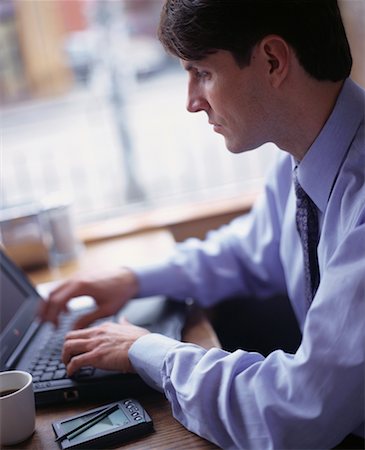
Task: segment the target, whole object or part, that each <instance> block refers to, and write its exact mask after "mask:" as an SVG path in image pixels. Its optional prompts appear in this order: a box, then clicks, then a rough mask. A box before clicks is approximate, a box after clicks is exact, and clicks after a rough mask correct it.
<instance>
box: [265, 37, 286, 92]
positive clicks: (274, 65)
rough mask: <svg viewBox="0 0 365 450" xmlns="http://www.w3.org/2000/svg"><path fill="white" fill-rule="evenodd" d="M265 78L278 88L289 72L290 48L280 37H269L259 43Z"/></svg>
mask: <svg viewBox="0 0 365 450" xmlns="http://www.w3.org/2000/svg"><path fill="white" fill-rule="evenodd" d="M260 51H261V55H262V56H263V60H264V63H265V70H266V74H267V77H268V78H269V80H270V83H271V85H272V86H273V87H279V86H280V85H281V83H282V82H283V81H284V80H285V78H286V76H287V74H288V71H289V62H290V54H291V51H290V48H289V46H288V44H287V43H286V41H285V40H284V39H283V38H281V37H280V36H276V35H269V36H266V37H264V39H263V40H262V41H261V42H260Z"/></svg>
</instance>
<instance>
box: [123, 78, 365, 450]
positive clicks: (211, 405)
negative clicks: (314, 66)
mask: <svg viewBox="0 0 365 450" xmlns="http://www.w3.org/2000/svg"><path fill="white" fill-rule="evenodd" d="M364 108H365V94H364V91H363V90H362V89H361V88H360V87H359V86H357V85H356V84H355V83H354V82H353V81H351V80H349V79H348V80H347V81H346V82H345V84H344V86H343V89H342V91H341V93H340V95H339V97H338V100H337V103H336V105H335V108H334V110H333V112H332V114H331V116H330V117H329V119H328V121H327V123H326V124H325V126H324V128H323V129H322V131H321V133H320V134H319V135H318V137H317V139H316V140H315V142H314V143H313V145H312V146H311V148H310V149H309V151H308V152H307V154H306V156H305V157H304V159H303V160H302V161H301V163H300V165H299V169H298V178H299V182H300V184H301V186H302V187H303V189H304V190H305V191H306V192H307V194H308V195H309V196H310V197H311V199H312V200H313V202H314V203H315V204H316V206H317V208H318V214H319V222H320V229H321V230H320V241H319V246H318V259H319V267H320V276H321V281H320V285H319V288H318V291H317V293H316V295H315V297H314V300H313V302H312V304H311V305H310V306H309V305H308V304H307V302H306V300H305V297H304V293H305V289H304V269H303V257H302V248H301V242H300V238H299V235H298V232H297V229H296V225H295V194H294V189H293V183H292V170H293V167H294V161H293V159H292V157H291V156H290V155H288V154H286V153H284V152H278V153H279V158H278V161H277V162H276V164H275V166H274V168H273V170H272V172H271V174H270V176H269V178H268V180H267V183H266V186H265V190H264V193H263V195H262V196H261V198H260V199H259V201H258V202H257V204H256V205H255V207H254V208H253V209H252V211H251V212H250V213H249V214H247V215H245V216H243V217H240V218H238V219H236V220H234V221H233V222H232V223H231V224H229V225H227V226H225V227H223V228H221V229H220V230H218V231H215V232H211V233H210V234H209V235H208V237H207V239H206V240H205V241H199V240H197V239H190V240H188V241H187V242H185V243H183V244H181V245H179V246H178V247H177V250H176V253H175V254H174V255H173V257H171V258H169V260H168V261H164V262H161V263H159V264H157V265H154V266H150V267H144V268H134V270H135V271H136V274H137V276H138V278H139V282H140V295H141V296H145V295H153V294H166V295H169V296H172V297H175V298H179V299H184V298H186V297H192V298H194V299H195V300H196V301H197V302H199V303H200V304H201V305H203V306H211V305H213V304H214V303H216V302H218V301H220V300H221V299H224V298H225V297H230V296H236V295H241V296H244V295H257V296H259V297H263V296H271V295H273V294H277V293H286V294H287V295H288V296H289V298H290V300H291V303H292V306H293V308H294V311H295V314H296V316H297V318H298V322H299V324H300V327H301V329H302V332H303V339H302V343H301V345H300V347H299V349H298V351H297V352H296V354H294V355H293V354H288V353H284V352H283V351H281V350H277V351H274V352H273V353H271V354H270V355H269V356H268V357H266V358H264V357H263V356H262V355H260V354H258V353H252V352H246V351H244V350H237V351H235V352H233V353H228V352H226V351H223V350H221V349H218V348H214V349H211V350H205V349H203V348H201V347H198V346H196V345H192V344H186V343H180V342H178V341H174V340H172V339H169V338H167V337H164V336H161V335H158V334H151V335H146V336H143V337H142V338H140V339H138V340H137V341H136V342H135V344H134V345H133V346H132V347H131V349H130V352H129V356H130V360H131V362H132V364H133V366H134V367H135V369H136V370H137V372H138V373H139V374H140V375H141V376H142V377H143V378H144V379H145V381H146V382H147V383H149V384H150V385H152V386H154V387H155V388H156V389H159V390H161V391H164V392H165V394H166V396H167V398H168V399H169V401H170V403H171V407H172V411H173V414H174V416H175V417H176V418H177V419H178V420H179V421H180V422H181V423H182V424H183V425H185V426H186V427H187V428H188V429H189V430H191V431H193V432H195V433H197V434H199V435H200V436H202V437H205V438H207V439H209V440H210V441H212V442H214V443H216V444H217V445H219V446H220V447H222V448H224V449H236V448H256V449H260V450H263V449H272V448H280V449H281V448H290V449H299V448H301V449H304V448H305V449H309V448H315V449H318V448H331V447H333V446H335V445H336V444H337V443H338V442H340V441H341V440H342V439H343V438H344V437H345V436H346V435H347V434H349V433H350V432H354V431H355V432H357V433H361V432H363V431H364V423H363V422H364V409H365V398H364V385H365V143H364V139H365V137H364ZM273 320H276V318H275V317H273ZM227 326H229V324H227ZM283 327H285V323H283Z"/></svg>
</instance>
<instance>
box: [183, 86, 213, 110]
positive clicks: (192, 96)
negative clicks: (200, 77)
mask: <svg viewBox="0 0 365 450" xmlns="http://www.w3.org/2000/svg"><path fill="white" fill-rule="evenodd" d="M208 107H209V104H208V102H207V100H206V99H205V98H204V97H203V96H202V95H201V93H200V92H199V91H197V90H195V89H191V88H189V90H188V98H187V102H186V109H187V110H188V111H189V112H191V113H194V112H199V111H207V109H208Z"/></svg>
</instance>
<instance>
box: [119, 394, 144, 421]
mask: <svg viewBox="0 0 365 450" xmlns="http://www.w3.org/2000/svg"><path fill="white" fill-rule="evenodd" d="M123 403H124V405H125V407H126V408H127V410H128V412H129V414H130V416H131V418H132V419H133V420H135V421H136V422H140V421H141V420H143V417H142V416H141V415H140V410H139V408H138V406H137V405H136V404H135V403H134V402H133V400H131V399H127V400H124V401H123Z"/></svg>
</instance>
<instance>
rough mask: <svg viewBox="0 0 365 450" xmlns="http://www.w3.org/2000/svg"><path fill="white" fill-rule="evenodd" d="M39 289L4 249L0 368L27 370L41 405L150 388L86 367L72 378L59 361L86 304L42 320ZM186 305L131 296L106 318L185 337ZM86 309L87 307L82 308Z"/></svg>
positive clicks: (137, 380) (130, 377)
mask: <svg viewBox="0 0 365 450" xmlns="http://www.w3.org/2000/svg"><path fill="white" fill-rule="evenodd" d="M41 301H43V299H42V297H41V296H40V294H39V292H38V291H37V289H36V288H35V286H33V285H32V283H31V282H30V281H29V280H28V278H27V277H26V275H25V274H24V273H23V271H22V270H21V269H20V268H19V267H17V266H16V265H15V264H14V262H13V261H12V260H11V259H10V258H9V257H8V256H7V255H6V254H5V252H3V251H2V250H0V364H1V366H0V370H1V371H6V370H25V371H27V372H30V373H31V374H32V376H33V387H34V393H35V401H36V405H37V406H41V405H48V404H56V403H67V402H73V401H78V400H98V399H102V400H104V399H110V398H111V399H113V398H114V399H115V398H116V397H118V398H119V397H123V396H131V395H135V394H137V393H138V394H139V393H140V392H143V391H144V390H148V389H149V388H148V387H147V385H146V384H145V383H144V382H143V381H142V379H141V378H140V377H139V376H138V375H136V374H121V373H117V372H111V371H105V370H99V369H95V368H92V367H85V368H82V369H81V370H80V371H79V372H78V373H77V374H76V375H75V376H74V377H72V378H69V377H67V374H66V368H65V366H64V364H63V363H62V361H61V360H60V357H61V351H62V345H63V339H64V335H65V334H66V333H67V331H68V330H69V329H71V328H72V324H73V322H74V320H75V319H76V316H77V315H78V314H82V313H83V309H80V308H76V309H75V308H74V309H73V310H72V311H71V312H70V313H67V314H64V315H62V317H61V318H60V325H59V326H58V328H55V327H54V326H53V324H50V323H40V321H39V320H38V318H37V311H38V306H39V302H41ZM187 308H188V306H187V305H186V304H185V303H181V302H174V301H173V300H170V299H167V298H166V297H163V296H157V297H151V298H146V299H137V300H131V301H130V302H129V303H128V304H127V305H126V306H125V307H124V308H122V310H121V311H120V313H119V314H117V315H116V316H113V317H109V318H108V319H105V320H113V321H118V317H119V315H120V314H122V315H124V316H125V317H126V318H127V319H128V320H129V321H130V322H132V323H134V324H136V325H139V326H143V327H145V328H148V329H149V330H150V331H152V332H157V333H162V334H165V335H167V336H170V337H172V338H175V339H180V338H181V332H182V328H183V326H184V323H185V319H186V314H187ZM84 312H85V311H84Z"/></svg>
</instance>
